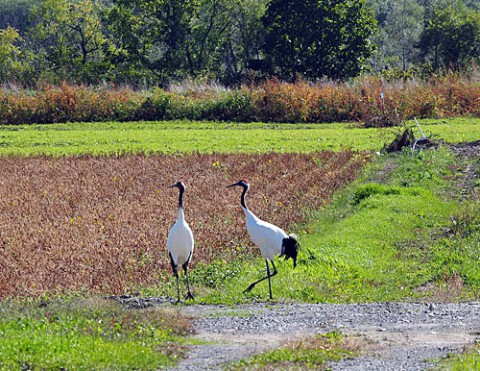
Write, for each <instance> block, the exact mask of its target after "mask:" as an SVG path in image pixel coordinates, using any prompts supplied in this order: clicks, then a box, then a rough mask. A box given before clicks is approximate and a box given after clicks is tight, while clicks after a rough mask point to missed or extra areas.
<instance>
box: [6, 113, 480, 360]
mask: <svg viewBox="0 0 480 371" xmlns="http://www.w3.org/2000/svg"><path fill="white" fill-rule="evenodd" d="M201 125H203V124H201ZM476 126H477V124H476V122H475V121H474V120H466V121H450V122H449V123H447V124H441V125H436V124H426V123H425V124H423V123H422V127H423V129H424V131H425V132H427V133H432V134H434V136H435V137H439V138H444V139H445V140H447V141H452V142H457V141H464V140H477V139H479V138H478V135H479V134H478V133H479V131H478V130H476ZM107 127H108V125H107ZM342 127H343V126H339V127H338V129H340V128H342ZM244 128H245V127H243V126H242V127H241V129H240V130H238V131H235V132H234V135H235V137H236V138H238V136H239V135H241V133H242V130H244ZM52 129H54V130H53V131H55V127H52ZM22 130H24V131H25V132H28V129H26V128H25V129H22ZM22 130H20V131H17V132H16V133H22ZM33 130H35V129H33ZM43 130H47V131H46V132H47V133H48V129H47V128H45V129H43ZM43 130H37V134H38V133H42V132H43ZM201 130H205V129H201ZM201 130H199V131H201ZM225 130H226V129H225ZM288 130H289V131H288V133H287V135H284V136H283V137H280V138H281V139H278V142H277V143H276V144H272V147H271V149H272V150H278V151H282V149H281V148H284V147H285V148H302V144H304V142H305V140H300V142H301V143H300V144H298V143H297V147H295V144H294V143H289V142H287V143H289V145H287V144H285V141H286V140H292V139H293V135H290V134H291V133H293V132H295V130H292V128H289V129H288ZM311 130H316V129H315V128H313V129H312V128H310V129H308V130H305V132H306V133H309V132H310V131H311ZM319 130H320V129H319ZM325 130H327V129H325ZM355 130H359V132H358V133H356V135H355V134H354V135H352V137H348V136H347V135H349V134H352V132H351V131H355ZM361 130H364V129H352V128H349V129H348V130H346V131H345V133H339V132H338V131H336V132H334V133H333V132H332V138H334V137H338V135H344V137H345V138H352V139H351V140H352V143H353V145H352V144H350V143H347V145H349V146H351V147H352V148H353V149H355V148H357V145H356V143H357V142H355V140H354V139H353V138H357V139H358V140H359V143H358V148H362V149H365V148H368V149H372V150H378V149H380V147H381V144H382V138H384V137H385V136H386V134H385V131H384V130H379V131H376V132H375V134H374V135H370V137H369V139H364V138H365V137H363V136H361V135H360V133H363V132H362V131H361ZM437 130H438V131H437ZM226 131H227V130H226ZM244 131H245V135H246V136H247V137H248V138H249V141H250V142H251V141H252V139H253V141H255V140H258V141H259V142H260V143H261V142H262V136H260V135H253V136H252V135H248V134H247V133H248V132H249V131H248V130H244ZM272 132H274V131H272ZM300 132H301V131H300ZM4 133H6V132H3V133H2V134H4ZM13 133H15V132H13ZM59 133H60V135H66V137H65V138H67V139H68V131H63V130H59ZM347 133H349V134H347ZM459 133H462V134H459ZM9 134H10V133H9ZM110 134H111V133H109V134H108V135H110ZM327 134H328V132H323V133H321V134H320V133H316V137H315V135H314V136H313V138H316V141H317V143H322V141H321V140H320V141H319V140H318V139H319V138H322V136H323V137H326V136H327ZM55 135H56V134H55ZM226 135H230V136H232V132H231V131H227V133H226ZM52 136H53V134H52ZM95 137H96V138H101V137H102V135H101V133H96V136H95ZM127 137H130V136H127ZM149 137H151V136H150V135H149ZM158 137H161V136H160V135H159V136H158ZM269 137H270V135H269ZM196 138H204V140H205V141H207V142H208V137H207V136H205V137H202V136H199V137H196ZM362 138H363V139H362ZM3 139H4V140H6V139H5V138H3ZM172 140H173V139H170V143H172ZM199 140H200V141H201V139H199ZM296 140H298V139H296ZM314 140H315V139H314ZM361 140H364V141H365V142H362V143H360V141H361ZM68 142H70V143H74V142H75V140H72V138H70V139H68ZM307 142H308V140H307ZM327 142H328V141H327ZM347 142H348V140H347ZM37 143H41V142H37ZM100 143H102V145H105V143H104V142H100ZM113 143H114V145H113V147H112V148H113V149H110V150H108V151H105V152H102V153H104V154H106V153H118V152H130V151H129V150H125V149H120V150H119V149H118V148H119V147H115V145H117V144H118V143H115V140H114V141H113ZM219 143H221V142H219ZM225 143H228V142H225ZM260 143H259V144H257V145H258V147H256V148H257V149H256V150H258V148H262V147H261V145H260ZM365 143H367V144H365ZM35 147H40V148H42V145H37V146H35V145H33V146H32V148H35ZM53 147H56V146H53ZM5 148H9V147H5ZM10 148H14V147H10ZM48 148H49V146H48V145H47V146H45V147H44V150H45V151H47V150H49V149H48ZM65 148H67V147H65ZM68 148H73V151H76V149H75V146H74V145H72V147H68ZM93 148H98V147H95V146H94V147H93ZM127 148H128V147H127ZM158 148H162V146H161V145H159V144H158V143H157V144H155V145H153V146H152V148H151V149H144V148H141V149H139V151H141V152H146V153H151V152H155V151H156V150H157V149H158ZM178 148H179V150H180V152H182V151H185V152H188V151H187V150H186V148H180V147H178ZM201 148H205V147H201ZM253 148H255V146H254V147H253ZM316 148H317V147H316ZM317 149H318V150H319V149H322V147H320V148H317ZM330 149H331V148H330ZM193 150H194V151H197V150H198V151H199V150H200V149H198V148H194V149H193ZM62 151H63V150H62ZM212 151H221V149H219V148H214V149H213V150H212ZM225 151H239V149H238V147H236V149H233V150H232V149H231V148H230V147H229V148H228V150H227V149H225ZM285 151H286V152H289V150H288V149H287V150H285ZM171 152H173V153H175V151H171ZM25 153H30V154H32V153H35V152H24V153H23V154H25ZM36 153H37V154H38V152H36ZM79 153H81V151H79V152H72V153H69V154H79ZM11 154H13V153H11ZM49 154H56V155H67V153H65V152H64V151H63V152H54V151H52V152H49ZM17 155H22V152H21V151H19V152H18V153H17ZM217 165H218V166H220V165H222V164H221V162H219V163H218V164H217ZM477 165H478V164H477V163H474V164H473V166H477ZM465 166H466V164H465V163H462V162H459V161H458V160H457V159H455V158H454V156H453V155H452V154H451V153H450V152H449V151H448V150H446V149H441V150H439V151H435V152H422V153H420V154H416V155H414V156H411V155H410V154H408V153H405V154H398V155H394V156H386V157H377V158H375V160H374V161H373V163H372V164H371V165H369V168H368V170H367V171H366V173H365V174H364V175H363V176H362V178H361V179H360V180H359V181H357V182H355V183H354V184H352V185H350V186H349V187H347V189H345V190H343V191H341V192H340V193H338V194H337V195H336V196H335V197H334V199H333V200H332V202H331V203H330V204H329V205H328V206H326V207H324V208H323V209H322V210H307V209H305V210H304V213H305V214H304V219H303V221H299V222H297V223H294V224H292V225H291V228H292V229H293V231H294V232H296V233H297V234H299V235H300V240H301V243H302V246H303V250H302V255H301V258H300V262H299V266H298V267H297V269H295V270H293V269H292V268H291V263H290V262H286V263H284V262H282V261H279V262H278V264H277V266H278V268H279V274H278V275H277V276H276V277H275V278H274V280H273V283H274V287H273V290H274V295H275V297H276V298H277V300H281V301H295V300H300V301H308V302H317V301H327V302H354V301H384V300H410V299H411V298H414V299H427V300H431V299H434V300H436V299H441V300H467V299H477V298H478V292H479V284H480V272H479V268H478V267H479V265H478V264H477V263H478V256H479V254H478V252H479V251H478V250H479V244H478V232H479V231H478V228H479V225H480V221H479V220H478V212H477V211H478V205H477V202H476V200H474V201H471V200H470V201H465V200H459V199H456V198H455V197H454V196H455V195H454V194H452V193H455V192H452V191H451V190H452V189H454V186H453V185H454V184H456V182H457V181H458V180H459V177H461V175H460V172H459V170H461V169H462V168H464V167H465ZM214 167H215V166H214ZM220 167H221V166H220ZM477 169H478V168H477ZM228 175H232V174H228ZM222 176H224V175H222ZM225 180H226V179H225ZM474 186H478V184H474ZM264 192H265V193H263V194H264V197H265V196H268V193H267V190H264ZM253 193H254V190H252V196H251V197H252V201H253V200H254V196H253ZM233 199H235V200H236V199H237V197H236V196H235V197H233ZM172 200H173V198H172ZM265 205H266V204H265ZM4 206H5V204H4ZM251 207H252V209H254V211H257V212H260V211H259V209H260V208H262V203H261V202H260V203H253V202H252V203H251ZM193 215H194V213H193V211H192V218H193ZM268 216H269V215H265V218H266V219H267V218H268ZM238 227H239V228H240V227H241V224H239V225H238ZM308 251H310V253H311V254H310V253H309V252H308ZM249 256H250V254H249ZM263 267H264V264H263V262H262V261H261V259H259V258H258V255H257V256H255V255H254V256H251V258H248V259H246V260H242V259H239V260H236V261H226V260H218V261H215V262H214V263H209V264H204V265H202V264H198V265H197V266H196V267H195V268H194V269H193V270H192V284H193V286H194V288H195V290H196V293H197V298H198V301H199V302H210V303H215V302H222V303H232V304H233V303H236V302H239V301H250V300H252V299H255V300H257V299H259V298H260V299H262V298H263V299H265V298H266V297H267V291H266V290H267V289H266V285H263V286H262V285H259V286H258V287H257V288H255V290H254V291H252V293H250V294H249V295H247V296H244V295H242V294H241V288H243V287H246V286H247V285H248V283H250V282H251V281H252V280H254V279H255V278H257V277H259V276H261V275H263V269H264V268H263ZM212 277H213V278H214V279H213V280H212ZM163 283H164V284H163V285H161V286H158V287H154V286H149V287H137V288H138V289H140V290H141V292H142V293H143V294H165V293H169V292H172V290H173V286H172V282H171V281H170V282H168V281H163ZM45 299H47V300H46V301H43V302H38V301H33V302H32V303H30V302H29V301H21V302H20V305H22V306H24V307H25V309H23V310H20V309H18V308H14V309H13V310H12V305H13V306H15V305H17V304H12V302H11V301H6V302H3V303H2V308H1V309H2V310H1V311H0V315H1V316H2V319H3V320H2V321H1V322H2V326H3V327H2V328H1V329H0V330H1V331H2V333H4V334H6V335H8V336H5V337H3V341H2V342H1V343H0V346H1V347H4V348H5V349H7V347H8V349H9V351H8V352H1V354H2V355H3V357H4V358H3V359H1V360H0V364H2V365H5V367H7V368H11V367H10V366H12V367H15V365H18V368H19V369H20V368H21V367H22V366H24V365H28V366H31V367H44V368H45V367H46V368H48V367H50V366H52V367H57V366H58V367H72V368H74V367H77V368H81V367H83V365H92V364H96V362H98V357H100V358H102V357H105V355H106V354H108V353H111V352H115V351H121V349H124V348H125V347H128V348H129V349H132V350H134V349H136V346H137V345H138V343H136V345H135V344H133V343H129V341H133V342H137V341H139V342H140V343H142V344H144V345H145V346H146V347H147V348H142V349H140V348H139V352H149V351H150V350H151V348H149V347H150V346H152V344H156V345H158V344H166V345H165V347H160V353H161V354H164V355H165V357H157V358H156V359H157V360H160V359H163V361H159V362H160V363H159V364H158V367H160V365H161V362H164V363H163V365H168V364H169V362H171V361H172V359H173V358H174V357H175V356H178V355H179V354H180V353H181V349H182V348H181V346H178V344H177V345H172V346H170V347H168V346H167V345H168V344H170V343H169V342H170V341H172V340H173V341H176V342H178V337H175V335H170V334H171V330H169V329H168V326H165V324H164V323H163V322H162V321H163V320H158V322H156V323H157V324H158V325H154V326H153V327H149V328H148V329H144V328H143V326H146V325H144V324H142V323H143V322H142V321H141V320H139V319H134V320H133V323H136V325H135V326H134V328H133V329H132V327H131V326H132V325H131V323H132V321H131V320H130V319H131V318H130V319H127V320H124V319H122V318H123V316H127V317H129V316H135V315H138V314H137V313H136V314H134V313H132V312H130V311H124V310H121V309H119V308H115V309H110V308H109V309H104V308H103V305H104V304H101V305H100V311H101V312H102V314H93V315H92V313H91V312H90V310H91V309H90V307H88V308H87V309H85V308H83V309H81V310H72V308H71V307H70V306H69V304H60V309H58V308H57V304H56V303H55V300H53V301H52V294H47V295H46V296H44V300H45ZM116 311H119V312H116ZM105 313H107V314H105ZM112 313H113V314H112ZM104 316H106V317H104ZM160 317H161V316H160ZM149 321H151V320H149ZM101 323H105V326H103V327H102V325H101ZM123 323H125V324H123ZM119 324H120V325H119ZM129 326H130V327H129ZM174 327H175V326H174ZM123 328H125V329H128V330H126V332H125V333H124V332H123ZM182 328H184V329H185V328H186V327H185V326H183V327H182ZM164 331H166V333H165V332H164ZM132 333H133V334H136V335H138V334H147V335H145V336H147V338H146V339H145V338H142V337H138V336H134V339H132V338H130V336H131V334H132ZM184 333H185V332H182V331H180V334H184ZM64 334H68V335H69V336H67V337H65V336H63V335H64ZM99 334H101V335H99ZM60 335H62V336H60ZM142 336H143V335H142ZM12 339H15V341H14V342H12ZM82 339H83V340H82ZM112 339H115V341H116V342H117V340H118V342H117V343H116V345H111V344H107V345H105V349H108V351H98V349H103V348H102V347H103V345H102V347H98V348H97V347H95V346H92V347H91V348H90V345H91V344H104V343H107V342H109V341H110V340H112ZM0 341H1V340H0ZM180 343H181V341H180ZM11 344H14V346H12V345H11ZM45 344H50V345H51V346H50V347H48V346H47V347H45ZM75 344H76V345H75ZM89 344H90V345H89ZM72 345H75V346H76V347H78V348H79V349H83V348H88V349H90V350H91V351H90V352H87V351H85V352H84V351H83V350H81V352H82V353H83V357H81V358H75V357H73V356H72V357H71V356H70V355H71V354H72V353H71V346H72ZM115 347H118V348H115ZM45 349H50V350H51V351H48V352H46V351H45ZM114 349H116V350H114ZM149 349H150V350H149ZM156 350H157V351H158V350H159V349H156ZM313 352H314V353H315V350H313ZM134 353H135V352H134ZM287 353H288V352H287ZM157 355H158V354H157ZM168 355H173V356H171V357H170V359H169V358H168ZM129 357H130V356H129ZM135 357H136V356H135V355H132V356H131V358H129V359H119V360H118V362H119V363H118V364H117V365H112V364H110V365H109V364H108V363H106V364H101V363H97V364H99V365H101V366H102V367H103V366H105V367H117V368H124V369H128V368H136V369H141V368H142V367H143V368H147V369H148V368H149V367H151V365H152V364H148V365H145V366H142V364H141V363H140V361H138V360H135V359H136V358H135ZM282 357H283V356H282V355H275V357H274V358H275V360H277V361H278V360H281V359H282ZM132 360H133V361H132ZM110 361H111V359H110V360H109V361H108V362H110ZM69 362H70V363H69ZM75 362H76V363H75ZM106 362H107V361H106ZM132 364H134V365H135V366H131V365H132ZM2 367H3V366H2ZM87 368H90V367H87Z"/></svg>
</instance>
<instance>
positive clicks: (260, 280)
mask: <svg viewBox="0 0 480 371" xmlns="http://www.w3.org/2000/svg"><path fill="white" fill-rule="evenodd" d="M265 263H266V264H267V276H266V277H263V278H261V279H259V280H258V281H255V282H253V283H252V284H250V286H248V287H247V289H246V290H245V291H244V292H243V293H247V292H250V291H251V290H252V289H253V288H254V287H255V285H256V284H257V283H260V282H262V281H265V280H266V279H268V284H269V288H270V299H272V286H271V283H270V277H273V276H275V275H276V274H277V268H276V267H275V264H273V261H272V260H271V263H272V267H273V273H272V274H270V267H269V266H268V260H267V259H265Z"/></svg>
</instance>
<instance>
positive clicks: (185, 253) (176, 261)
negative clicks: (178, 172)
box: [167, 182, 195, 302]
mask: <svg viewBox="0 0 480 371" xmlns="http://www.w3.org/2000/svg"><path fill="white" fill-rule="evenodd" d="M174 187H176V188H178V189H179V191H180V192H179V195H178V217H177V220H176V221H175V224H174V225H173V226H172V228H171V229H170V231H169V232H168V238H167V250H168V256H169V257H170V263H171V264H172V269H173V274H174V276H175V278H176V279H177V296H178V301H179V302H180V284H179V282H178V281H179V278H178V266H179V265H180V266H182V268H183V270H184V271H185V276H186V282H187V289H188V292H187V294H186V296H185V299H186V300H187V299H192V300H195V298H194V296H193V294H192V292H191V291H190V283H189V282H188V264H189V263H190V260H191V259H192V254H193V245H194V240H193V233H192V230H191V229H190V227H189V225H188V223H187V222H186V220H185V215H184V213H183V192H185V185H184V184H183V183H182V182H177V183H175V184H173V185H171V186H170V187H169V188H174Z"/></svg>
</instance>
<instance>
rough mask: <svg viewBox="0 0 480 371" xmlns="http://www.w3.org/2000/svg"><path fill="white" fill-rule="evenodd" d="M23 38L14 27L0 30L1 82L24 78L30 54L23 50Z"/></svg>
mask: <svg viewBox="0 0 480 371" xmlns="http://www.w3.org/2000/svg"><path fill="white" fill-rule="evenodd" d="M22 43H23V39H22V38H21V37H20V35H19V33H18V32H17V31H16V30H15V29H14V28H12V27H10V26H9V27H7V28H5V29H3V30H0V82H13V81H22V80H24V76H25V75H24V74H25V73H26V72H27V71H28V69H29V65H28V58H29V57H28V56H27V55H26V54H25V53H23V52H22V49H21V47H20V45H21V44H22Z"/></svg>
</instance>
